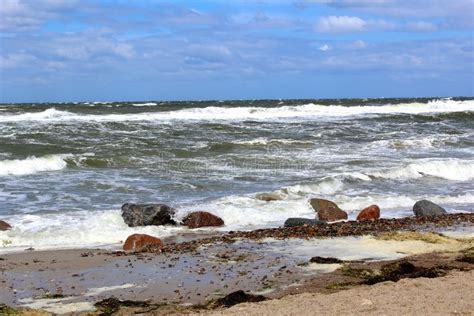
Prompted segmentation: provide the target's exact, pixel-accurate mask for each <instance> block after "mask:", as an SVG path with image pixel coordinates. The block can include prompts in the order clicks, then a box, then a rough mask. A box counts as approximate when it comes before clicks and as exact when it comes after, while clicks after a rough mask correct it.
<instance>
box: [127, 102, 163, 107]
mask: <svg viewBox="0 0 474 316" xmlns="http://www.w3.org/2000/svg"><path fill="white" fill-rule="evenodd" d="M132 105H133V106H138V107H140V106H155V105H158V103H155V102H147V103H132Z"/></svg>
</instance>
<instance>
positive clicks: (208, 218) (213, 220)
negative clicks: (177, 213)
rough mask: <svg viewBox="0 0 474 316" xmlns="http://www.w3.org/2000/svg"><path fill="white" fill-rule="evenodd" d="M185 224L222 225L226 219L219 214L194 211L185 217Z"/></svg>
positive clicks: (193, 226) (194, 226)
mask: <svg viewBox="0 0 474 316" xmlns="http://www.w3.org/2000/svg"><path fill="white" fill-rule="evenodd" d="M183 225H186V226H188V227H189V228H198V227H209V226H222V225H224V221H223V220H222V218H220V217H219V216H216V215H213V214H211V213H209V212H202V211H200V212H192V213H189V214H188V215H187V216H186V217H185V218H184V219H183Z"/></svg>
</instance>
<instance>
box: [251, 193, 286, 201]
mask: <svg viewBox="0 0 474 316" xmlns="http://www.w3.org/2000/svg"><path fill="white" fill-rule="evenodd" d="M255 198H256V199H257V200H262V201H265V202H271V201H279V200H283V196H282V195H280V194H278V193H275V192H272V193H259V194H257V195H255Z"/></svg>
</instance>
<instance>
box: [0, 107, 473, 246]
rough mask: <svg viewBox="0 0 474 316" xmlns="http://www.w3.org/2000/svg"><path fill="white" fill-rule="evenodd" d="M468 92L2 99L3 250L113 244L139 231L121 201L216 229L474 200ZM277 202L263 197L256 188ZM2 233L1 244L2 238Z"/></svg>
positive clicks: (465, 207) (158, 231)
mask: <svg viewBox="0 0 474 316" xmlns="http://www.w3.org/2000/svg"><path fill="white" fill-rule="evenodd" d="M473 154H474V100H472V99H377V100H375V99H372V100H370V99H369V100H282V101H280V100H275V101H272V100H263V101H206V102H151V101H150V102H128V103H127V102H112V103H107V102H99V103H98V102H96V103H76V104H70V103H67V104H3V105H0V218H2V219H4V220H6V221H8V222H10V223H11V224H12V225H13V226H14V229H13V230H12V231H9V232H0V242H2V245H3V246H4V247H5V248H6V249H11V250H13V249H15V248H16V249H18V248H21V247H24V248H26V247H30V246H32V247H35V248H38V249H39V248H54V247H86V246H99V245H108V244H116V243H118V242H120V241H123V240H124V239H125V238H126V237H127V236H128V235H129V234H131V233H133V232H144V233H149V234H154V235H158V236H170V235H174V234H177V233H178V232H180V231H182V229H181V228H169V227H165V228H163V227H146V228H139V229H132V228H129V227H127V226H126V225H125V224H124V223H123V221H122V219H121V217H120V206H121V205H122V204H123V203H125V202H162V203H166V204H169V205H171V206H174V207H176V208H177V209H178V210H179V211H178V217H182V216H184V215H185V214H186V213H187V212H189V211H191V210H208V211H210V212H213V213H215V214H217V215H219V216H221V217H222V218H223V219H224V221H225V222H226V224H227V225H226V226H225V227H223V228H220V230H240V229H245V230H247V229H254V228H262V227H274V226H281V225H282V224H283V222H284V220H285V219H286V218H288V217H294V216H299V217H314V212H313V211H312V209H311V207H310V206H309V204H308V202H307V201H308V198H310V197H323V198H327V199H331V200H333V201H335V202H337V203H338V204H339V205H340V206H341V208H343V209H345V210H346V211H348V212H349V218H355V216H356V215H357V211H359V210H360V209H361V208H363V207H365V206H368V205H369V204H373V203H376V204H378V205H379V206H380V207H381V209H382V215H383V216H384V217H400V216H407V215H411V211H410V210H411V207H412V205H413V204H414V203H415V202H416V200H419V199H429V200H432V201H434V202H436V203H439V204H441V205H442V206H444V207H445V208H446V209H447V210H448V211H449V212H456V211H467V212H470V211H472V210H473V205H474V185H473V179H474V159H473V157H474V155H473ZM273 191H275V192H277V193H279V194H280V195H281V196H282V198H283V199H282V200H280V201H275V202H270V203H267V202H263V201H260V200H258V199H255V194H256V193H259V192H273ZM2 245H0V246H2Z"/></svg>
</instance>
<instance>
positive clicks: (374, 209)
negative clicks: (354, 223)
mask: <svg viewBox="0 0 474 316" xmlns="http://www.w3.org/2000/svg"><path fill="white" fill-rule="evenodd" d="M379 218H380V208H379V207H378V205H375V204H374V205H371V206H368V207H366V208H364V209H363V210H362V211H360V213H359V215H357V220H358V221H367V220H374V219H379Z"/></svg>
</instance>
